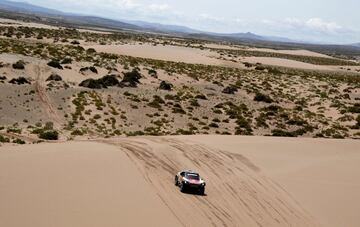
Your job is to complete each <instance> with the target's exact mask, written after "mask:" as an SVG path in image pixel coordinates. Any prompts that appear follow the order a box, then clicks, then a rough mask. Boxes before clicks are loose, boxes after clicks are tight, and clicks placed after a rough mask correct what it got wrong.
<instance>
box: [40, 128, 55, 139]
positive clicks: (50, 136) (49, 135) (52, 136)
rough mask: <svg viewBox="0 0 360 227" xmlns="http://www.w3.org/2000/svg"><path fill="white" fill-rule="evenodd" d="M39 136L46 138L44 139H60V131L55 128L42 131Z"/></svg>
mask: <svg viewBox="0 0 360 227" xmlns="http://www.w3.org/2000/svg"><path fill="white" fill-rule="evenodd" d="M39 138H40V139H44V140H58V139H59V133H58V132H57V131H55V130H47V131H42V132H41V133H40V134H39Z"/></svg>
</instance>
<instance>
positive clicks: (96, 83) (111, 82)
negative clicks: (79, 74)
mask: <svg viewBox="0 0 360 227" xmlns="http://www.w3.org/2000/svg"><path fill="white" fill-rule="evenodd" d="M119 85H120V82H119V80H118V79H117V78H116V76H115V75H107V76H104V77H102V78H100V79H98V80H95V79H87V80H84V81H83V82H81V83H80V84H79V86H80V87H87V88H91V89H102V88H108V87H114V86H119Z"/></svg>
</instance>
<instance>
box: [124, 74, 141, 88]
mask: <svg viewBox="0 0 360 227" xmlns="http://www.w3.org/2000/svg"><path fill="white" fill-rule="evenodd" d="M140 79H141V74H140V73H139V71H137V70H133V71H131V72H126V73H124V78H123V80H122V81H121V82H120V87H137V85H138V84H139V83H140Z"/></svg>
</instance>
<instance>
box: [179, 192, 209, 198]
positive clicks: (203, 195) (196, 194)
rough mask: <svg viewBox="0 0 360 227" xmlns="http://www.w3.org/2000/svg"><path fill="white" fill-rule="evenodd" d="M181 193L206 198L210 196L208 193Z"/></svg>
mask: <svg viewBox="0 0 360 227" xmlns="http://www.w3.org/2000/svg"><path fill="white" fill-rule="evenodd" d="M181 193H183V194H186V195H193V196H199V197H206V196H208V195H207V194H206V193H205V194H199V193H198V192H196V191H185V192H181Z"/></svg>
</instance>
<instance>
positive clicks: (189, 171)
mask: <svg viewBox="0 0 360 227" xmlns="http://www.w3.org/2000/svg"><path fill="white" fill-rule="evenodd" d="M181 172H184V173H190V174H197V175H199V174H198V173H197V172H195V171H192V170H183V171H181Z"/></svg>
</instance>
